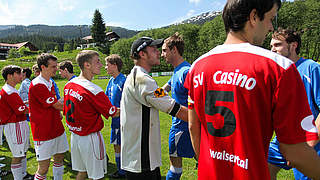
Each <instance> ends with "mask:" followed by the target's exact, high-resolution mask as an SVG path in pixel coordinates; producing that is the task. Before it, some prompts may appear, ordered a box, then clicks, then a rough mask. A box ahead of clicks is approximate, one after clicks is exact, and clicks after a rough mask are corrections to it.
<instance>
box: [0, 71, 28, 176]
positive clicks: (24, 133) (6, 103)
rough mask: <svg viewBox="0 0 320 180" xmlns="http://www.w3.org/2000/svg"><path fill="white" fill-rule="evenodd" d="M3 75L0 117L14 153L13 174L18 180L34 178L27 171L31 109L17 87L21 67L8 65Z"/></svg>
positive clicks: (0, 93)
mask: <svg viewBox="0 0 320 180" xmlns="http://www.w3.org/2000/svg"><path fill="white" fill-rule="evenodd" d="M2 76H3V78H4V80H5V85H4V86H3V87H2V89H1V91H0V109H1V111H0V119H1V124H2V125H4V132H5V134H6V138H7V142H8V145H9V148H10V151H11V153H12V160H11V171H12V175H13V177H14V179H16V180H20V179H21V180H22V179H24V178H25V179H32V178H33V177H32V176H31V175H30V174H27V172H26V169H27V159H26V152H27V151H28V148H29V135H30V130H29V125H28V123H27V121H26V119H27V117H26V114H28V113H29V111H28V107H27V106H26V105H25V104H24V103H23V101H22V99H21V98H20V96H19V94H18V91H17V90H16V89H15V86H16V85H17V84H18V83H20V82H21V81H22V73H21V68H20V67H19V66H15V65H8V66H6V67H4V68H3V69H2ZM1 133H2V131H1ZM1 140H2V139H1Z"/></svg>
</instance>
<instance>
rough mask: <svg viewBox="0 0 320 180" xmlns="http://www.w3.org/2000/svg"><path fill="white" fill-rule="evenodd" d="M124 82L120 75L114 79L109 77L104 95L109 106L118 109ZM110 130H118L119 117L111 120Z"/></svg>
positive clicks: (124, 78) (122, 76)
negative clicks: (108, 101) (109, 103)
mask: <svg viewBox="0 0 320 180" xmlns="http://www.w3.org/2000/svg"><path fill="white" fill-rule="evenodd" d="M125 81H126V77H125V76H124V75H123V74H122V73H120V74H119V75H118V76H117V77H116V78H113V77H111V78H110V80H109V82H108V85H107V88H106V95H107V96H108V98H109V100H110V102H111V104H112V105H114V106H116V107H120V100H121V96H122V90H123V85H124V82H125ZM111 128H116V129H118V128H120V117H117V118H112V123H111Z"/></svg>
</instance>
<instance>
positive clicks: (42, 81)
mask: <svg viewBox="0 0 320 180" xmlns="http://www.w3.org/2000/svg"><path fill="white" fill-rule="evenodd" d="M48 83H49V82H46V80H45V79H44V78H42V77H41V76H40V75H39V76H37V77H36V78H34V79H33V80H32V81H31V84H32V85H33V86H37V85H44V86H47V84H48Z"/></svg>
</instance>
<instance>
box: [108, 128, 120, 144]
mask: <svg viewBox="0 0 320 180" xmlns="http://www.w3.org/2000/svg"><path fill="white" fill-rule="evenodd" d="M110 144H114V145H121V136H120V129H115V128H111V135H110Z"/></svg>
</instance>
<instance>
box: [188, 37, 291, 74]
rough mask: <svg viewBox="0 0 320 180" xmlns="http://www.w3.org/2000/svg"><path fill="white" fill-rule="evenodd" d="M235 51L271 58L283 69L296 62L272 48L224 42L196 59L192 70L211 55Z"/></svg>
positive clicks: (228, 53) (270, 59)
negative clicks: (271, 49)
mask: <svg viewBox="0 0 320 180" xmlns="http://www.w3.org/2000/svg"><path fill="white" fill-rule="evenodd" d="M234 52H235V53H239V52H240V53H243V54H244V55H247V56H248V57H249V56H250V57H252V56H256V57H257V58H264V59H265V60H266V61H268V60H269V61H270V62H273V63H275V64H277V65H278V66H279V67H281V68H283V69H288V68H289V67H290V66H291V65H292V64H294V62H293V61H291V60H290V59H288V58H286V57H284V56H281V55H279V54H277V53H274V52H272V51H270V50H267V49H264V48H262V47H258V46H254V45H251V44H249V43H240V44H223V45H219V46H217V47H215V48H213V49H212V50H210V51H209V52H207V53H205V54H204V55H202V56H200V57H199V58H198V59H197V60H196V61H194V63H192V65H191V68H190V69H191V70H192V69H194V67H195V66H196V65H197V64H198V63H205V60H207V59H208V58H210V57H211V56H214V55H218V54H225V55H226V56H228V55H230V56H232V53H234Z"/></svg>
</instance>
